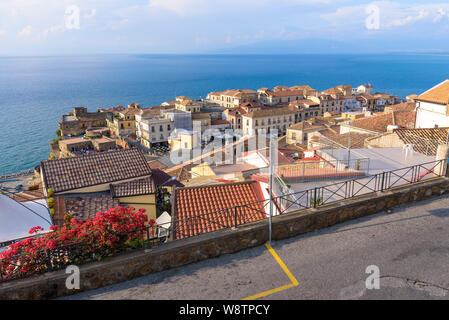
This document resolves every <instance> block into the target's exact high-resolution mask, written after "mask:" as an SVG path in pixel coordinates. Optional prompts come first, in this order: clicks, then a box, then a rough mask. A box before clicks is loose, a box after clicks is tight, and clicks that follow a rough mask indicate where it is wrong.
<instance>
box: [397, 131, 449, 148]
mask: <svg viewBox="0 0 449 320" xmlns="http://www.w3.org/2000/svg"><path fill="white" fill-rule="evenodd" d="M448 130H449V128H420V129H396V130H394V133H396V134H397V135H398V137H399V138H400V139H401V140H402V141H403V142H404V143H405V144H412V145H413V150H415V151H416V152H420V153H423V154H436V152H437V147H438V145H439V144H445V143H446V138H447V135H448Z"/></svg>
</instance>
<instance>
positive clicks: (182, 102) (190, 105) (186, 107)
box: [175, 96, 201, 112]
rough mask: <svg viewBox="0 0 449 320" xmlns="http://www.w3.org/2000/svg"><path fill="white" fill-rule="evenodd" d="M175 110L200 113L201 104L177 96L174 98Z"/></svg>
mask: <svg viewBox="0 0 449 320" xmlns="http://www.w3.org/2000/svg"><path fill="white" fill-rule="evenodd" d="M175 108H176V109H177V110H181V111H186V112H200V111H201V104H200V102H198V101H193V100H192V99H190V98H188V97H185V96H179V97H176V100H175Z"/></svg>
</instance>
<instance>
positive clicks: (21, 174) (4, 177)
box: [0, 169, 34, 180]
mask: <svg viewBox="0 0 449 320" xmlns="http://www.w3.org/2000/svg"><path fill="white" fill-rule="evenodd" d="M30 174H34V169H28V170H22V171H18V172H14V173H9V174H5V175H2V176H0V180H7V179H12V178H20V177H24V176H28V175H30Z"/></svg>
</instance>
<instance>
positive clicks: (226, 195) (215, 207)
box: [173, 181, 266, 239]
mask: <svg viewBox="0 0 449 320" xmlns="http://www.w3.org/2000/svg"><path fill="white" fill-rule="evenodd" d="M263 200H264V198H263V194H262V189H261V188H260V185H259V183H258V182H255V181H250V182H243V183H233V184H223V185H215V186H206V187H191V188H181V189H176V192H175V199H174V213H173V236H174V239H181V238H185V237H190V236H195V235H198V234H201V233H206V232H211V231H216V230H220V229H223V228H228V227H232V226H234V224H235V222H234V221H235V220H234V219H235V214H234V213H235V211H234V210H236V212H237V215H236V219H237V224H243V223H248V222H252V221H257V220H260V219H263V218H265V217H266V213H265V210H264V208H263V205H264V202H263ZM235 207H236V209H234V208H235Z"/></svg>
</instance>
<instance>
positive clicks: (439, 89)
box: [417, 80, 449, 104]
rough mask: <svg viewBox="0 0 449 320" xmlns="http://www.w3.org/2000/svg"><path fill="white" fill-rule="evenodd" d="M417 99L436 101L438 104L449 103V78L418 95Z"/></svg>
mask: <svg viewBox="0 0 449 320" xmlns="http://www.w3.org/2000/svg"><path fill="white" fill-rule="evenodd" d="M417 100H424V101H429V102H436V103H440V104H448V103H449V80H444V81H443V82H441V83H439V84H437V85H436V86H435V87H433V88H431V89H429V90H427V91H426V92H424V93H423V94H421V95H419V96H418V98H417Z"/></svg>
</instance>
